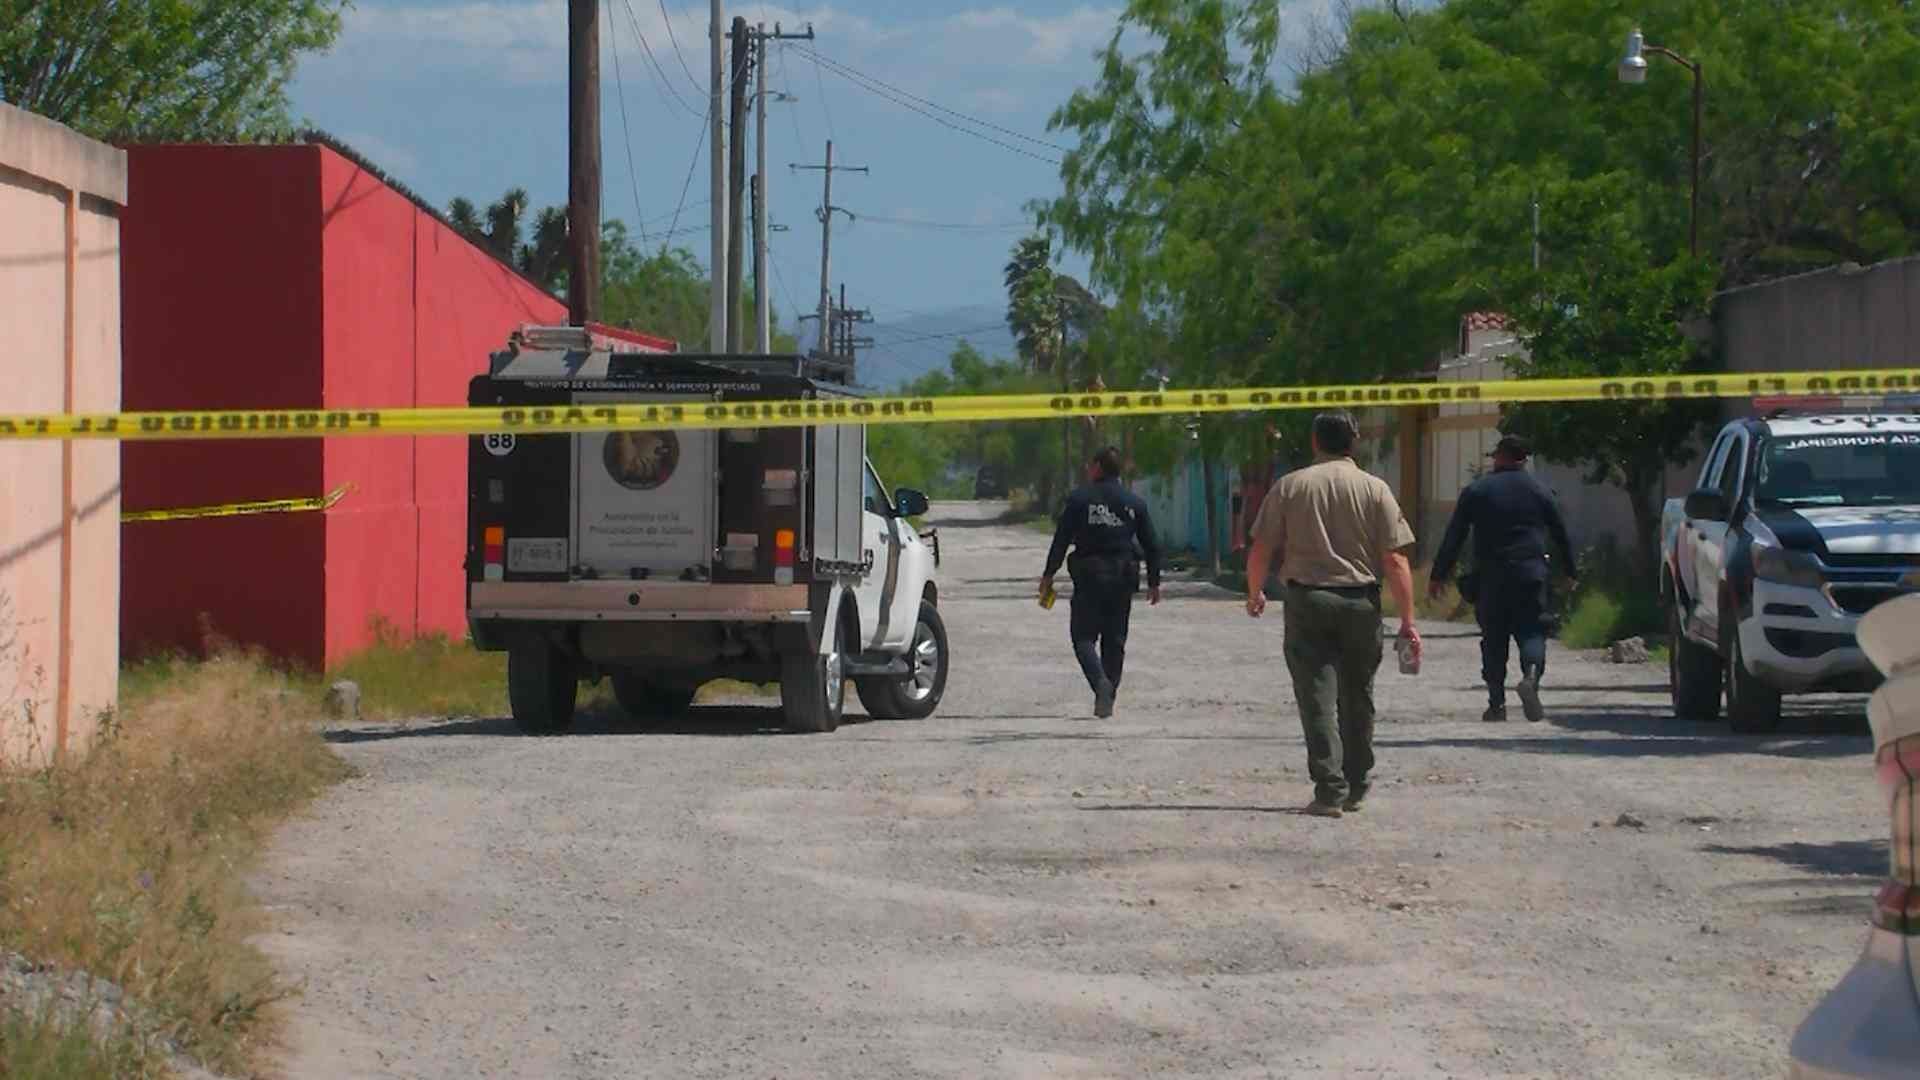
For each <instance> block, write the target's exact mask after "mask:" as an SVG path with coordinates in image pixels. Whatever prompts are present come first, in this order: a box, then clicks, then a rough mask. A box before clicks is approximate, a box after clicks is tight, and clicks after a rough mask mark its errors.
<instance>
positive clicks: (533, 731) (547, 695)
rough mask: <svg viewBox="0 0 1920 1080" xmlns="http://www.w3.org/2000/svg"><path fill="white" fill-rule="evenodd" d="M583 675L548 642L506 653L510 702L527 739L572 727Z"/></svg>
mask: <svg viewBox="0 0 1920 1080" xmlns="http://www.w3.org/2000/svg"><path fill="white" fill-rule="evenodd" d="M579 693H580V675H579V672H578V671H576V670H575V669H574V665H573V660H572V658H571V657H569V656H567V654H565V653H563V652H561V651H560V650H559V649H556V648H554V647H553V646H552V645H550V644H548V643H547V642H545V641H531V642H527V643H525V644H522V645H515V646H514V647H513V648H512V649H510V650H509V651H508V652H507V702H508V704H509V705H510V706H511V707H512V709H513V722H514V724H515V725H517V726H518V727H519V728H520V730H521V731H524V732H526V733H527V734H528V735H553V734H557V733H559V732H562V731H565V730H566V729H567V728H568V727H569V726H570V725H571V724H572V723H573V706H574V702H575V700H576V699H577V698H578V696H579Z"/></svg>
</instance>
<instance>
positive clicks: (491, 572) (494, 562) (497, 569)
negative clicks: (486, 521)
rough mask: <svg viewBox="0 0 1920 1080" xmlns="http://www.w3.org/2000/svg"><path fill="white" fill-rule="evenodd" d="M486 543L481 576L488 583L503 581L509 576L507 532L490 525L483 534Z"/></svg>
mask: <svg viewBox="0 0 1920 1080" xmlns="http://www.w3.org/2000/svg"><path fill="white" fill-rule="evenodd" d="M482 540H483V542H484V544H483V546H484V551H483V552H482V554H483V559H482V563H483V567H484V569H483V571H482V574H481V576H482V577H483V578H484V579H485V580H487V581H503V580H505V579H506V576H507V566H506V562H507V530H506V529H504V528H501V527H500V526H498V525H489V526H487V527H486V530H485V531H484V533H483V534H482Z"/></svg>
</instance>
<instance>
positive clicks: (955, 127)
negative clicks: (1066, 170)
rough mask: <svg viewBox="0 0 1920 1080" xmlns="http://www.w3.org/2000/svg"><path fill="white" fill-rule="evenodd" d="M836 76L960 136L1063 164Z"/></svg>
mask: <svg viewBox="0 0 1920 1080" xmlns="http://www.w3.org/2000/svg"><path fill="white" fill-rule="evenodd" d="M834 74H836V75H839V76H840V77H842V78H844V79H847V80H848V81H849V82H852V83H853V84H854V85H855V86H858V87H860V88H861V89H862V90H865V91H867V92H868V93H870V94H873V95H874V96H875V97H879V98H882V99H885V100H887V101H890V102H892V103H894V104H895V105H898V106H900V107H901V108H903V109H907V110H909V111H911V112H917V113H919V114H920V115H921V116H924V117H926V118H927V119H929V120H931V121H933V122H934V123H936V124H939V125H940V126H941V127H944V128H947V129H949V130H952V131H957V132H959V133H960V134H962V135H971V136H973V137H974V138H976V139H979V140H981V141H983V142H990V143H992V144H993V145H995V146H998V147H1000V148H1001V149H1003V150H1011V151H1012V152H1014V153H1016V154H1019V155H1020V156H1021V157H1030V158H1033V159H1034V160H1036V161H1044V162H1046V163H1047V164H1049V165H1059V164H1061V159H1059V158H1056V157H1048V156H1047V155H1045V154H1040V153H1035V152H1034V151H1032V150H1028V149H1027V148H1025V147H1023V146H1015V145H1014V144H1012V143H1010V142H1007V141H1006V140H1004V139H998V138H995V137H994V136H992V135H988V134H987V133H986V132H983V131H975V130H974V129H973V128H970V127H964V126H962V125H960V124H956V123H954V122H953V121H951V120H949V119H947V118H946V117H944V116H941V115H940V114H938V113H935V112H931V111H929V110H927V109H924V108H921V107H920V106H918V105H915V104H914V103H913V102H911V101H908V100H906V99H905V98H900V97H895V96H893V95H892V94H890V93H888V92H887V91H885V90H880V89H877V88H875V87H873V86H868V85H867V84H865V83H862V82H859V81H857V80H855V79H854V78H853V77H852V76H850V75H847V74H846V73H844V72H841V71H839V70H835V71H834Z"/></svg>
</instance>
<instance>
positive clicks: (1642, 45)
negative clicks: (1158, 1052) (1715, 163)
mask: <svg viewBox="0 0 1920 1080" xmlns="http://www.w3.org/2000/svg"><path fill="white" fill-rule="evenodd" d="M1647 53H1655V54H1657V55H1660V56H1664V57H1666V58H1667V59H1669V60H1671V61H1673V62H1674V63H1676V64H1679V65H1680V66H1681V67H1683V68H1686V69H1687V70H1688V71H1690V72H1692V73H1693V190H1692V195H1691V198H1690V200H1689V202H1688V205H1687V250H1688V251H1689V252H1690V253H1691V254H1692V255H1693V256H1694V257H1695V258H1699V256H1700V102H1701V85H1702V84H1701V79H1700V65H1699V63H1697V62H1695V61H1693V60H1689V59H1687V58H1686V57H1684V56H1681V55H1680V54H1679V53H1677V52H1674V51H1673V50H1672V49H1669V48H1667V47H1666V46H1664V45H1650V44H1648V43H1647V39H1646V38H1645V37H1644V36H1643V35H1642V34H1641V33H1640V31H1639V29H1638V28H1635V29H1634V30H1633V32H1632V33H1629V34H1628V35H1627V55H1625V56H1623V57H1621V58H1620V65H1619V72H1620V81H1621V82H1623V83H1626V84H1627V85H1628V86H1638V85H1640V84H1641V83H1644V82H1646V81H1647V57H1646V54H1647Z"/></svg>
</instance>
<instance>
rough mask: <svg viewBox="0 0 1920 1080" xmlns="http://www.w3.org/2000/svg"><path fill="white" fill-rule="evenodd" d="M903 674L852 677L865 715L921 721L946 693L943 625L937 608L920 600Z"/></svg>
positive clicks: (945, 633) (944, 626)
mask: <svg viewBox="0 0 1920 1080" xmlns="http://www.w3.org/2000/svg"><path fill="white" fill-rule="evenodd" d="M906 659H907V670H908V674H907V675H905V676H895V677H892V678H870V679H856V680H855V681H854V684H853V685H854V689H855V690H857V691H859V693H860V704H862V705H864V706H866V709H867V715H869V716H872V717H874V718H875V719H878V720H924V719H926V718H927V717H929V716H932V715H933V710H935V709H937V708H939V707H940V698H941V697H942V696H943V695H945V694H946V692H947V659H948V654H947V624H946V623H945V622H944V621H942V620H941V618H940V609H939V608H937V607H934V606H933V605H932V604H930V603H928V602H927V601H925V600H922V601H920V618H919V621H918V622H916V623H915V624H914V627H913V644H911V645H910V646H908V647H907V657H906Z"/></svg>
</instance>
